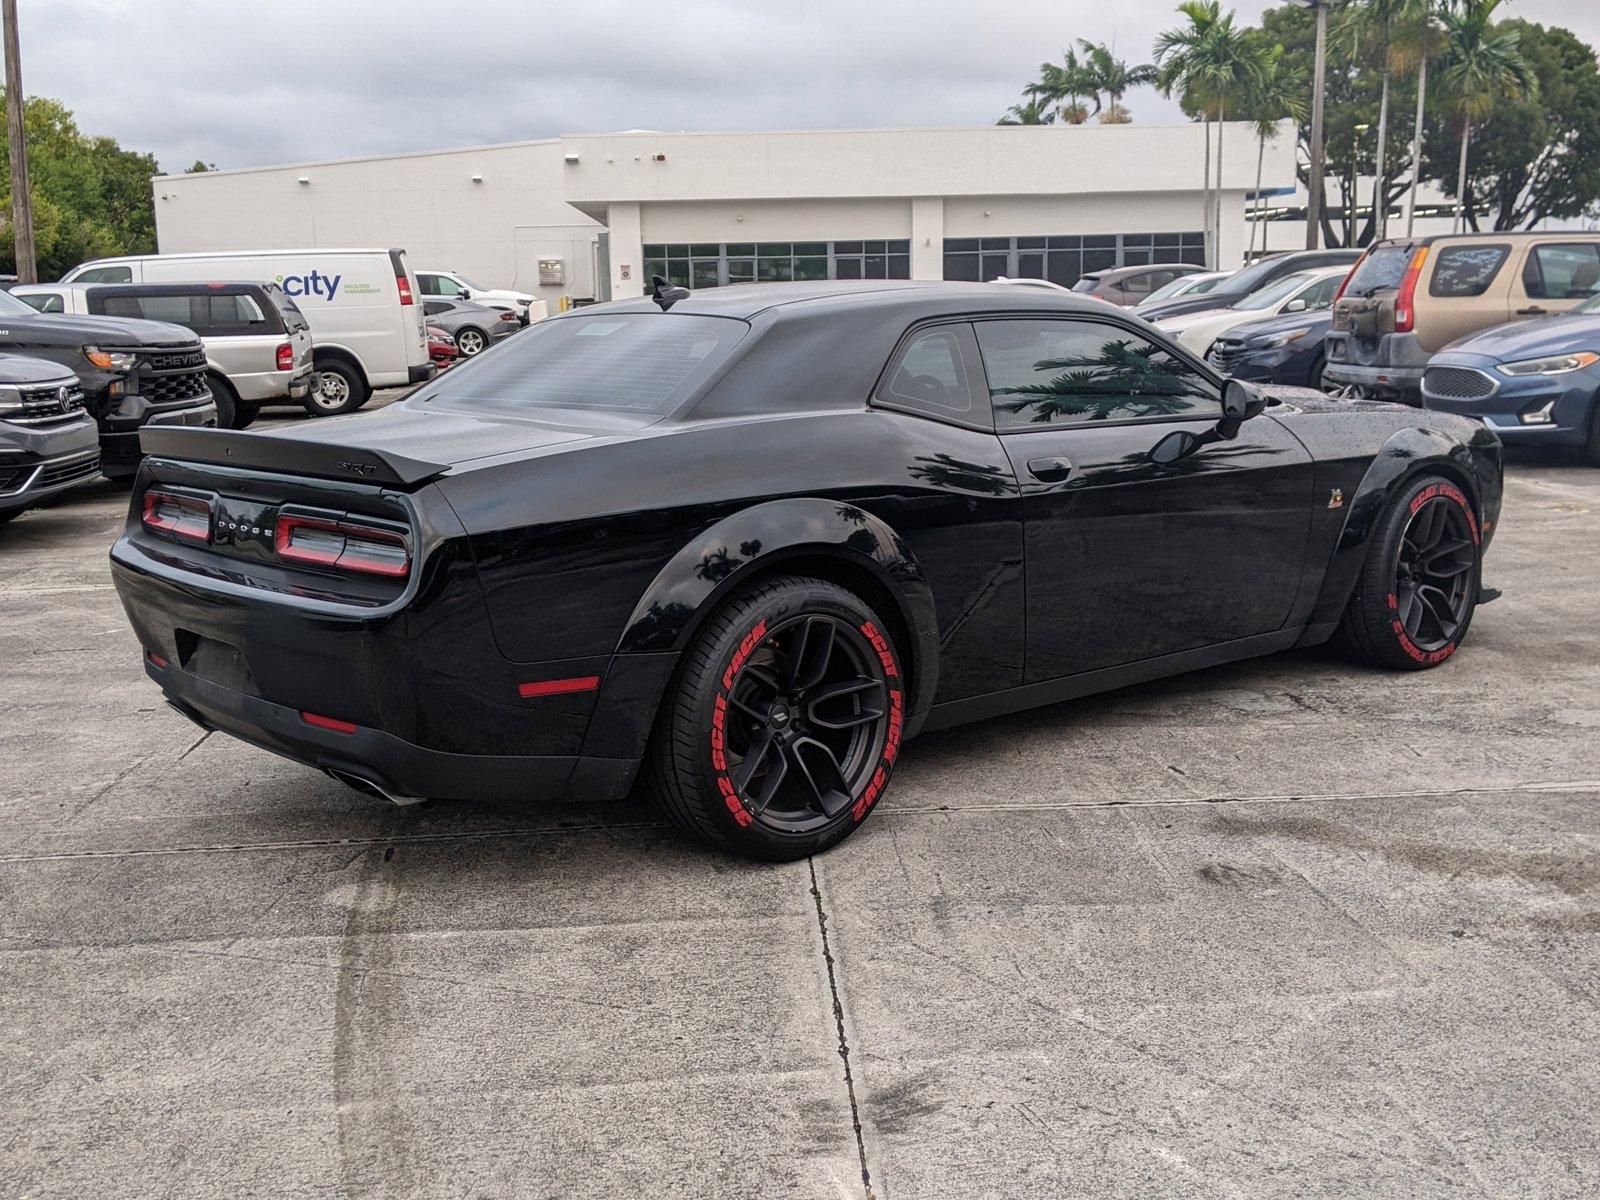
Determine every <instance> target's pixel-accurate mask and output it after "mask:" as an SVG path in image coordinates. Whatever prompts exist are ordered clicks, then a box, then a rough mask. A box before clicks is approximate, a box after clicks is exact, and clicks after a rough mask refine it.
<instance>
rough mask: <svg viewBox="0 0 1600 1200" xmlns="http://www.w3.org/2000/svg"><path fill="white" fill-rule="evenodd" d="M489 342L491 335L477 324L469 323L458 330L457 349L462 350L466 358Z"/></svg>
mask: <svg viewBox="0 0 1600 1200" xmlns="http://www.w3.org/2000/svg"><path fill="white" fill-rule="evenodd" d="M488 344H489V335H488V334H486V333H484V331H483V330H481V329H479V328H477V327H476V326H475V325H468V326H466V327H464V328H462V329H460V330H458V331H457V332H456V349H457V350H459V351H461V354H462V356H463V357H464V358H471V357H472V356H473V355H474V354H477V353H478V352H479V351H481V350H482V349H483V348H484V347H485V346H487V345H488Z"/></svg>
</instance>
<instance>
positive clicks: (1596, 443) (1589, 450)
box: [1583, 397, 1600, 467]
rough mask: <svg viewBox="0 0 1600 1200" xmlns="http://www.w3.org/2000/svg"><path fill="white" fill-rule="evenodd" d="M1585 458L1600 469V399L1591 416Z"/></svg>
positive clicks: (1597, 400) (1597, 399)
mask: <svg viewBox="0 0 1600 1200" xmlns="http://www.w3.org/2000/svg"><path fill="white" fill-rule="evenodd" d="M1583 456H1584V457H1585V458H1586V459H1588V460H1589V461H1590V462H1591V463H1593V464H1594V465H1595V466H1597V467H1600V397H1596V399H1595V401H1594V411H1593V412H1592V413H1590V414H1589V440H1588V441H1587V442H1585V443H1584V446H1583Z"/></svg>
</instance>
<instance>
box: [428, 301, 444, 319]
mask: <svg viewBox="0 0 1600 1200" xmlns="http://www.w3.org/2000/svg"><path fill="white" fill-rule="evenodd" d="M422 311H423V312H425V313H427V314H428V316H430V317H437V316H438V315H439V314H440V313H447V312H449V311H450V306H449V305H448V304H445V303H442V302H441V301H438V300H427V301H424V302H423V305H422Z"/></svg>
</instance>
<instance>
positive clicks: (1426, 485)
mask: <svg viewBox="0 0 1600 1200" xmlns="http://www.w3.org/2000/svg"><path fill="white" fill-rule="evenodd" d="M1481 570H1482V534H1481V531H1480V530H1479V528H1478V518H1477V514H1476V513H1474V512H1473V510H1472V503H1471V501H1469V500H1468V499H1467V497H1466V495H1465V494H1464V493H1463V492H1462V491H1461V489H1460V488H1458V487H1457V486H1456V485H1455V484H1453V483H1451V482H1450V481H1449V480H1447V479H1443V478H1441V477H1440V476H1438V475H1421V476H1418V477H1417V478H1416V479H1413V480H1412V481H1411V482H1410V483H1409V484H1407V485H1406V487H1405V488H1404V489H1402V490H1401V491H1400V493H1399V495H1397V496H1396V497H1395V498H1394V500H1393V501H1392V502H1391V503H1390V505H1389V508H1388V510H1387V511H1386V512H1385V513H1384V514H1383V517H1382V519H1381V520H1380V521H1379V522H1378V528H1377V529H1376V531H1374V533H1373V539H1372V545H1371V548H1370V550H1369V551H1368V553H1367V561H1366V562H1365V564H1363V566H1362V568H1361V576H1360V578H1359V579H1358V580H1357V582H1356V590H1355V594H1354V595H1352V596H1351V597H1350V604H1349V606H1348V607H1347V608H1346V609H1345V614H1344V619H1343V620H1342V621H1341V622H1340V624H1339V640H1340V641H1341V642H1342V643H1343V644H1344V645H1345V647H1347V648H1348V649H1349V650H1350V651H1351V652H1352V653H1353V654H1354V655H1355V656H1356V657H1357V658H1359V659H1361V660H1362V661H1364V662H1368V663H1371V664H1372V665H1374V666H1381V667H1393V668H1396V669H1399V670H1406V671H1420V670H1422V669H1424V668H1427V667H1434V666H1438V665H1439V664H1440V663H1442V662H1444V660H1445V659H1447V658H1449V657H1450V656H1451V655H1452V654H1454V653H1455V652H1456V651H1457V650H1458V649H1460V647H1461V642H1462V639H1463V638H1465V637H1466V636H1467V627H1468V626H1469V625H1471V624H1472V614H1473V612H1474V611H1475V610H1476V608H1477V604H1478V588H1479V582H1480V572H1481Z"/></svg>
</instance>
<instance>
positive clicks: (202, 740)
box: [178, 729, 216, 762]
mask: <svg viewBox="0 0 1600 1200" xmlns="http://www.w3.org/2000/svg"><path fill="white" fill-rule="evenodd" d="M215 732H216V730H215V729H208V730H206V731H205V732H204V733H202V734H201V735H200V736H199V737H197V738H195V740H194V744H193V745H191V746H190V747H189V748H188V749H187V750H185V751H184V752H183V753H182V754H180V755H178V761H179V762H182V761H183V760H184V759H186V758H188V757H189V755H191V754H193V753H194V752H195V751H196V750H198V749H200V747H201V746H203V745H204V744H205V740H206V739H207V738H208V737H210V736H211V735H212V734H213V733H215Z"/></svg>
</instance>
